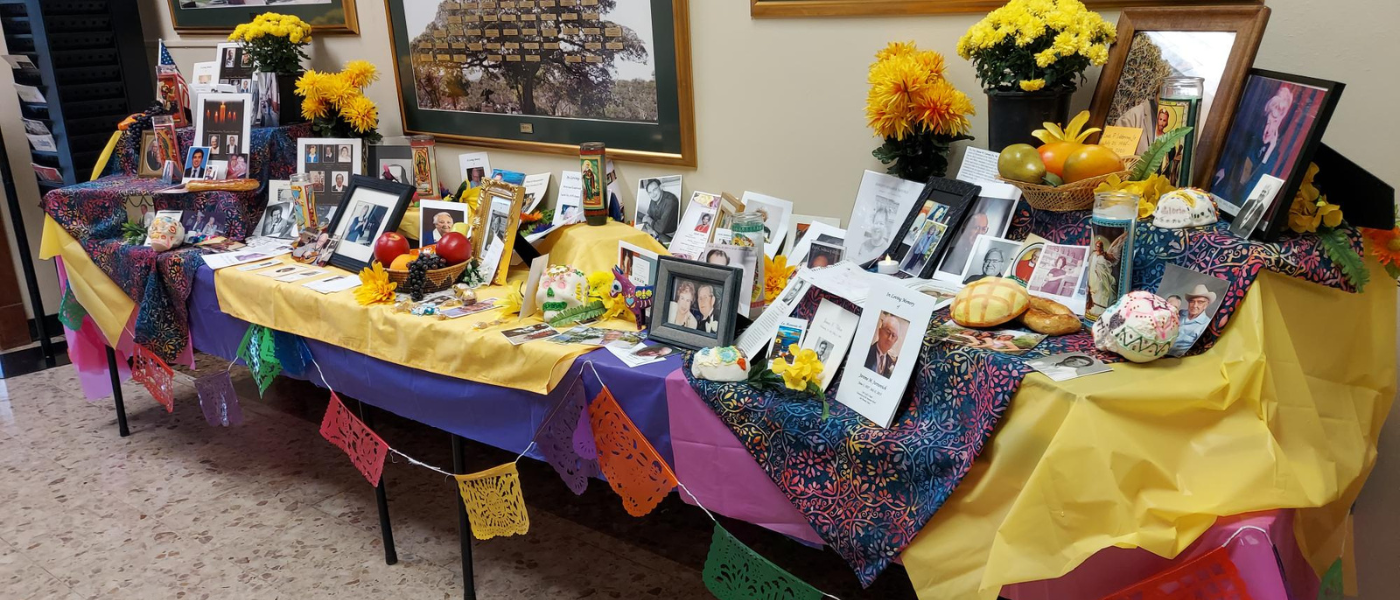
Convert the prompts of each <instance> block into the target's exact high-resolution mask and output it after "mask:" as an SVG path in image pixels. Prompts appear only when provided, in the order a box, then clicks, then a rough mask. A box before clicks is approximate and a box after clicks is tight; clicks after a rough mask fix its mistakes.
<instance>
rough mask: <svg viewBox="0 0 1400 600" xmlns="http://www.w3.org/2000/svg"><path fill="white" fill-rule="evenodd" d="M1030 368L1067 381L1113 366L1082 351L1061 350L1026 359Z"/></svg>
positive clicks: (1106, 370)
mask: <svg viewBox="0 0 1400 600" xmlns="http://www.w3.org/2000/svg"><path fill="white" fill-rule="evenodd" d="M1026 364H1027V365H1030V367H1031V368H1033V369H1035V370H1037V371H1040V372H1041V373H1042V374H1044V375H1045V376H1046V377H1049V378H1050V379H1052V380H1054V381H1069V380H1071V379H1078V378H1080V377H1084V376H1086V375H1097V374H1099V373H1107V372H1109V371H1112V370H1113V368H1112V367H1110V366H1108V365H1106V364H1104V363H1103V361H1101V360H1099V359H1097V358H1094V357H1093V356H1090V355H1088V354H1084V353H1083V352H1061V353H1059V354H1051V355H1049V356H1042V357H1040V358H1036V359H1032V360H1028V361H1026Z"/></svg>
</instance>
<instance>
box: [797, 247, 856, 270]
mask: <svg viewBox="0 0 1400 600" xmlns="http://www.w3.org/2000/svg"><path fill="white" fill-rule="evenodd" d="M845 254H846V248H845V247H844V246H843V244H842V241H841V240H834V241H832V242H827V241H822V240H812V244H811V246H809V247H808V249H807V261H806V263H805V264H806V266H807V268H809V269H821V268H823V267H829V266H831V265H834V264H836V263H839V262H841V258H842V256H844V255H845Z"/></svg>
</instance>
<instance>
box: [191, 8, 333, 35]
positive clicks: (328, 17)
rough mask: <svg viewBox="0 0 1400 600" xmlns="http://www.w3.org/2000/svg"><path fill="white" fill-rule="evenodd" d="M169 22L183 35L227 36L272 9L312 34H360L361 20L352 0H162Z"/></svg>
mask: <svg viewBox="0 0 1400 600" xmlns="http://www.w3.org/2000/svg"><path fill="white" fill-rule="evenodd" d="M165 1H166V4H167V6H169V8H170V22H171V23H172V24H174V26H175V31H178V32H180V33H183V34H191V33H195V34H199V33H229V32H232V31H233V28H234V27H237V26H239V25H241V24H243V23H247V22H250V21H252V20H253V17H256V16H258V15H260V14H262V13H265V12H267V11H268V10H272V11H274V12H278V13H281V14H284V15H296V16H298V17H300V18H301V20H303V21H306V22H307V23H310V24H311V27H312V29H314V30H315V33H328V34H338V33H339V34H352V35H359V33H360V20H359V18H358V16H357V15H356V13H355V0H290V1H284V2H277V3H276V4H273V3H272V2H245V3H240V4H234V3H232V2H228V1H227V0H165Z"/></svg>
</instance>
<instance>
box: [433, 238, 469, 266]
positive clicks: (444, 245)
mask: <svg viewBox="0 0 1400 600" xmlns="http://www.w3.org/2000/svg"><path fill="white" fill-rule="evenodd" d="M437 253H438V256H441V257H442V258H443V260H446V261H447V264H449V265H457V264H461V263H464V262H466V261H467V259H469V258H471V257H472V243H471V241H470V240H468V239H467V236H465V235H462V234H460V233H457V232H455V231H454V232H452V233H448V234H445V235H443V236H442V237H441V238H439V239H438V243H437Z"/></svg>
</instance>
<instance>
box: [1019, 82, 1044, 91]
mask: <svg viewBox="0 0 1400 600" xmlns="http://www.w3.org/2000/svg"><path fill="white" fill-rule="evenodd" d="M1020 85H1021V90H1022V91H1026V92H1034V91H1036V90H1038V89H1041V88H1043V87H1045V80H1044V79H1022V80H1021V84H1020Z"/></svg>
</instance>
